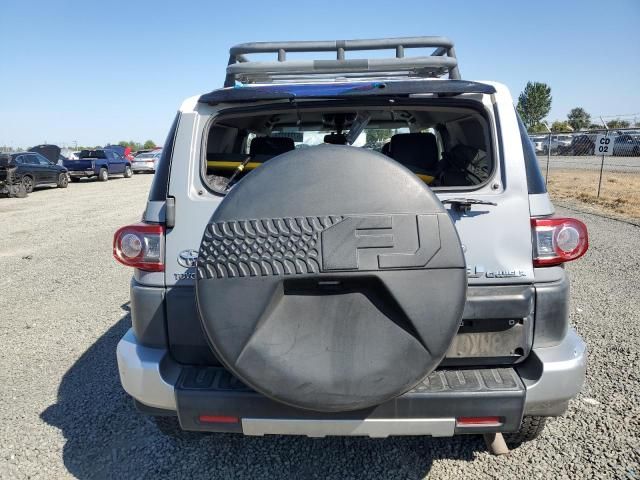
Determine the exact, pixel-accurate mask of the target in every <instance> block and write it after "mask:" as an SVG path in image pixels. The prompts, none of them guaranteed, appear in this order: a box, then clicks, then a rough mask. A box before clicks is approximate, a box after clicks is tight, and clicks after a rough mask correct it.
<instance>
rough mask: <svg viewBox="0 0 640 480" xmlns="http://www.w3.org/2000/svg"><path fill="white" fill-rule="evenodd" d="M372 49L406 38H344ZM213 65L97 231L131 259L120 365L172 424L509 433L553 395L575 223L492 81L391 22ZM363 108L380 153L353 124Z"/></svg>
mask: <svg viewBox="0 0 640 480" xmlns="http://www.w3.org/2000/svg"><path fill="white" fill-rule="evenodd" d="M412 48H432V49H433V53H432V55H431V56H418V57H412V56H411V55H410V52H411V51H412V50H411V49H412ZM369 49H371V50H376V49H380V50H395V51H401V52H402V53H403V58H401V59H395V58H393V59H380V58H378V57H377V56H375V54H374V55H373V57H374V58H375V61H373V60H369V61H368V62H367V61H365V60H360V59H357V60H356V59H353V60H352V59H349V58H347V59H344V56H343V54H344V50H349V51H351V50H365V51H366V50H369ZM289 51H293V52H299V53H301V54H303V53H305V52H306V53H307V54H309V53H310V52H318V51H323V52H332V56H335V57H337V58H338V60H332V61H331V62H317V61H315V60H314V59H309V60H304V59H302V60H301V59H300V58H299V57H296V58H295V59H294V60H292V61H289V60H287V59H286V55H287V53H288V52H289ZM255 53H258V54H271V55H273V56H274V58H275V56H276V55H277V56H278V58H279V59H280V61H273V62H261V61H258V62H254V61H253V59H252V55H253V54H255ZM354 56H355V57H356V58H357V52H356V54H355V55H354ZM335 57H334V58H335ZM363 63H366V64H367V68H366V69H364V70H363V68H362V65H363ZM444 75H448V79H447V78H441V79H439V80H434V79H430V78H424V77H433V76H444ZM372 77H373V78H372ZM238 82H240V83H242V84H243V85H244V86H243V88H233V87H234V85H236V84H237V83H238ZM224 86H225V87H226V88H220V89H215V90H213V91H211V92H209V93H205V94H204V95H201V96H198V97H193V98H189V99H187V100H186V101H185V102H184V103H183V104H182V106H181V107H180V109H179V112H178V115H177V117H176V119H175V120H174V123H173V125H172V127H171V129H170V133H169V135H168V137H167V141H166V143H165V146H164V148H163V150H162V156H161V159H160V161H159V163H158V166H157V171H156V174H155V175H156V180H157V181H155V182H154V184H153V187H152V188H151V191H150V193H149V199H148V203H147V207H146V209H145V213H144V215H143V221H142V223H137V224H134V225H128V226H125V227H123V228H121V229H119V230H118V231H117V232H116V234H115V236H114V243H113V254H114V257H115V258H116V260H117V261H119V262H121V263H123V264H124V265H127V266H130V267H133V268H134V269H135V270H134V275H133V279H132V280H131V290H130V291H131V303H130V305H131V323H132V328H131V329H130V330H129V331H128V332H127V333H126V334H125V336H124V337H123V338H122V340H120V342H119V344H118V347H117V360H118V371H119V374H120V380H121V382H122V386H123V387H124V389H125V390H126V391H127V392H128V393H129V395H131V396H132V397H133V398H134V399H135V403H136V406H137V408H138V409H139V410H140V411H141V412H143V413H146V414H148V415H151V416H152V417H153V418H154V419H155V421H156V423H157V425H158V427H159V428H160V429H161V430H162V431H164V432H172V433H177V432H179V431H180V429H183V430H192V431H215V432H237V433H244V434H246V435H264V434H297V435H309V436H325V435H364V436H373V437H381V436H382V437H384V436H388V435H436V436H452V435H456V434H465V433H474V434H477V433H495V432H504V433H505V434H507V441H508V442H510V444H511V445H514V446H515V445H518V444H520V443H521V442H524V441H528V440H531V439H532V438H535V437H536V436H537V435H539V434H540V432H541V431H542V429H543V427H544V423H545V419H546V418H547V417H553V416H558V415H561V414H563V412H565V410H566V408H567V405H568V402H569V400H571V399H572V398H574V397H575V396H576V395H577V394H578V393H579V392H580V389H581V388H582V384H583V381H584V377H585V368H586V346H585V343H584V341H583V340H582V339H581V338H580V337H579V336H578V334H577V333H576V331H575V330H574V329H573V328H572V327H571V325H570V324H569V318H568V316H569V315H568V314H569V279H568V272H567V270H566V269H565V268H563V264H564V263H566V262H569V261H573V260H576V259H577V258H579V257H580V256H582V255H583V254H584V253H585V252H586V250H587V247H588V236H587V231H586V227H585V225H584V224H583V223H582V222H580V221H578V220H576V219H573V218H565V217H561V216H553V214H554V208H553V205H552V203H551V200H550V198H549V195H548V194H547V191H546V187H545V182H544V179H543V177H542V175H541V173H540V170H539V166H538V160H537V158H536V155H535V152H534V150H533V147H532V145H531V142H530V141H529V138H528V136H527V132H526V129H525V127H524V125H523V123H522V122H521V121H520V119H519V118H518V116H517V113H516V112H515V111H514V108H513V104H514V102H513V98H512V96H511V95H510V93H509V91H508V89H507V88H506V87H505V86H504V85H501V84H499V83H496V82H474V81H461V77H460V73H459V70H458V63H457V59H456V57H455V54H454V50H453V43H452V42H451V41H450V40H448V39H446V38H444V37H412V38H406V39H398V38H395V39H376V40H358V41H355V42H354V41H350V40H346V41H340V42H336V41H327V42H311V43H306V42H274V43H250V44H242V45H236V46H235V47H233V48H232V49H231V51H230V59H229V62H228V66H227V75H226V77H225V83H224ZM443 97H446V98H443ZM247 104H250V105H251V106H250V107H247ZM383 129H384V130H385V131H387V132H388V131H389V129H391V130H393V131H394V132H398V133H396V134H394V135H392V136H391V138H390V139H389V142H388V146H386V144H385V147H384V148H382V149H381V150H382V151H383V152H385V153H384V154H383V153H380V152H375V151H372V150H370V149H367V148H362V147H356V146H354V144H355V142H356V140H357V139H358V138H361V137H362V134H363V133H365V135H366V134H367V132H371V133H372V135H370V138H374V137H375V138H379V137H380V135H375V133H380V130H383ZM402 129H404V130H405V131H406V130H408V129H410V132H409V131H407V133H402ZM292 132H295V133H297V134H299V135H302V136H303V137H305V136H306V137H308V138H309V139H311V138H313V139H314V142H315V143H313V144H312V142H311V141H309V142H307V141H306V140H305V142H304V144H306V145H307V148H302V149H300V148H296V145H295V142H294V140H293V138H290V136H288V135H290V134H291V133H292ZM282 133H286V135H287V136H282V135H281V134H282ZM306 137H305V138H306ZM323 139H324V140H323ZM494 139H495V141H494ZM363 143H364V142H363ZM498 146H499V148H498ZM196 192H197V193H196ZM463 245H464V246H463ZM573 272H575V273H577V272H579V270H573Z"/></svg>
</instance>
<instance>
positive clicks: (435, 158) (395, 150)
mask: <svg viewBox="0 0 640 480" xmlns="http://www.w3.org/2000/svg"><path fill="white" fill-rule="evenodd" d="M389 156H390V157H391V158H393V159H394V160H395V161H397V162H399V163H401V164H402V165H404V166H405V167H407V168H408V169H409V170H411V171H413V172H414V173H427V174H435V173H436V171H437V169H438V163H439V160H440V158H439V157H440V152H439V151H438V143H437V140H436V136H435V135H434V134H433V133H430V132H417V133H399V134H396V135H394V136H393V137H391V142H390V144H389Z"/></svg>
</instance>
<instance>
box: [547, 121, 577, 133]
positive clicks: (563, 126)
mask: <svg viewBox="0 0 640 480" xmlns="http://www.w3.org/2000/svg"><path fill="white" fill-rule="evenodd" d="M572 130H573V127H572V126H571V125H569V122H561V121H560V120H556V121H555V122H553V123H552V124H551V131H552V132H570V131H572Z"/></svg>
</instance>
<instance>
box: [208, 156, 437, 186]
mask: <svg viewBox="0 0 640 480" xmlns="http://www.w3.org/2000/svg"><path fill="white" fill-rule="evenodd" d="M260 165H262V163H261V162H249V163H247V164H246V165H245V166H244V169H242V170H247V171H249V170H253V169H254V168H258V167H259V166H260ZM241 166H242V162H229V161H226V160H222V161H219V160H208V161H207V167H208V168H212V169H217V170H235V169H237V168H238V167H241ZM416 175H417V176H418V177H419V178H420V179H421V180H422V181H423V182H424V183H426V184H427V185H429V184H430V183H431V182H433V179H434V177H432V176H431V175H424V174H422V173H416Z"/></svg>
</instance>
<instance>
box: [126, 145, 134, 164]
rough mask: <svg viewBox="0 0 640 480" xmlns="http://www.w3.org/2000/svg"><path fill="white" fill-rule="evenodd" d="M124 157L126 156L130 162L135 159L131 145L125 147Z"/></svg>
mask: <svg viewBox="0 0 640 480" xmlns="http://www.w3.org/2000/svg"><path fill="white" fill-rule="evenodd" d="M124 158H126V159H127V160H129V161H130V162H132V161H133V155H131V147H126V148H125V149H124Z"/></svg>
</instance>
